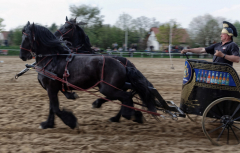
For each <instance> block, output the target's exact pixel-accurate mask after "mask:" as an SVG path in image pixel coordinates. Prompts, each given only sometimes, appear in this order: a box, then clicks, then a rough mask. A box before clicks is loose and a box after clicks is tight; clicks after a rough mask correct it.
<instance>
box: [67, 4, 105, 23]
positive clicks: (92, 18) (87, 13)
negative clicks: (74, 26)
mask: <svg viewBox="0 0 240 153" xmlns="http://www.w3.org/2000/svg"><path fill="white" fill-rule="evenodd" d="M70 12H71V13H72V14H71V15H72V17H75V18H78V19H79V20H81V21H82V22H85V23H87V24H88V25H89V26H92V25H102V22H103V17H104V16H103V15H100V13H101V10H100V8H98V7H91V6H88V5H80V6H75V5H72V6H70Z"/></svg>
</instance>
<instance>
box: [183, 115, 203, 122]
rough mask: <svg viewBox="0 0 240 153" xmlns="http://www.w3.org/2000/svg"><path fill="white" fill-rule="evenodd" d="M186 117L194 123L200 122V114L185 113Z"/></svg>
mask: <svg viewBox="0 0 240 153" xmlns="http://www.w3.org/2000/svg"><path fill="white" fill-rule="evenodd" d="M186 115H187V117H188V118H189V119H190V120H191V121H192V122H194V123H196V124H200V123H201V119H202V118H201V116H200V115H195V114H186Z"/></svg>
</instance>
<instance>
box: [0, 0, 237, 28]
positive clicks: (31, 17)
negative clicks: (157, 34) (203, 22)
mask: <svg viewBox="0 0 240 153" xmlns="http://www.w3.org/2000/svg"><path fill="white" fill-rule="evenodd" d="M81 4H86V5H91V6H98V7H99V8H101V14H102V15H104V16H105V17H104V23H105V24H111V25H113V24H115V23H116V21H117V19H118V17H119V15H120V14H122V13H123V12H124V13H127V14H130V15H131V16H132V17H133V18H136V17H140V16H147V17H150V18H152V17H155V18H156V20H157V21H159V22H160V23H164V22H167V21H169V20H170V19H175V20H177V22H178V23H180V24H181V25H182V27H183V28H189V23H190V22H191V20H192V19H193V18H194V17H197V16H200V15H205V14H211V15H213V16H216V17H217V16H221V17H225V18H226V19H228V21H230V22H234V21H236V20H239V21H240V0H229V1H226V0H0V17H1V18H3V19H4V22H3V24H4V25H6V26H5V29H4V30H10V29H13V28H16V27H18V26H20V25H25V24H26V23H27V21H30V22H31V23H32V22H35V23H40V24H42V25H48V26H50V25H51V24H52V23H56V24H57V25H60V24H63V23H64V22H65V17H66V16H68V17H70V15H71V13H70V11H69V6H70V5H76V6H78V5H81Z"/></svg>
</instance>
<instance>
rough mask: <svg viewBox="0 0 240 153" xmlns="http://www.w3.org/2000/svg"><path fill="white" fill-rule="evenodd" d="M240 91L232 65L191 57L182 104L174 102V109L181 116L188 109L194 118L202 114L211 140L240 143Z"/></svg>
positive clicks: (185, 74)
mask: <svg viewBox="0 0 240 153" xmlns="http://www.w3.org/2000/svg"><path fill="white" fill-rule="evenodd" d="M239 92H240V82H239V76H238V74H237V72H236V71H235V70H234V68H233V67H232V66H230V65H228V64H224V63H212V62H207V61H204V60H191V59H189V60H186V61H185V69H184V77H183V85H182V93H181V103H180V108H177V106H175V108H177V109H176V111H175V112H177V115H178V116H179V117H185V116H184V114H183V113H185V114H186V115H187V116H188V117H189V118H190V120H192V121H193V122H197V121H199V118H201V116H202V121H201V124H202V129H203V132H204V134H205V135H206V137H207V138H208V139H209V140H210V141H211V142H212V144H214V145H223V144H238V143H239V138H238V135H239V134H240V132H239V130H240V122H239V120H240V111H239V109H240V99H239V98H240V93H239ZM166 109H167V110H169V109H168V108H166ZM181 111H182V112H183V113H180V112H181ZM198 123H199V122H198Z"/></svg>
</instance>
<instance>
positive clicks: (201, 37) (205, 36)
mask: <svg viewBox="0 0 240 153" xmlns="http://www.w3.org/2000/svg"><path fill="white" fill-rule="evenodd" d="M224 20H225V18H222V17H213V16H211V15H209V14H206V15H204V16H198V17H195V18H194V19H193V20H192V21H191V22H190V25H189V34H190V38H191V40H193V41H194V42H195V43H197V44H198V45H200V46H209V45H210V44H212V43H214V42H217V41H220V33H221V30H222V22H223V21H224Z"/></svg>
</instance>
